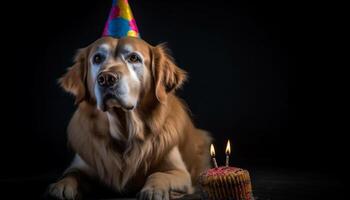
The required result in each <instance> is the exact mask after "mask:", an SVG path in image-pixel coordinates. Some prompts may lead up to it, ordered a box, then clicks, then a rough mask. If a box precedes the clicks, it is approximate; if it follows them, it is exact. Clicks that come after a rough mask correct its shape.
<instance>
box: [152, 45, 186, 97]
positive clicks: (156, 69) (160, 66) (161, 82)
mask: <svg viewBox="0 0 350 200" xmlns="http://www.w3.org/2000/svg"><path fill="white" fill-rule="evenodd" d="M152 75H153V79H154V85H155V95H156V97H157V99H158V101H159V102H161V103H165V102H166V99H167V95H168V93H169V92H172V91H174V90H175V89H177V88H179V87H181V85H182V83H183V82H184V81H185V80H186V77H187V76H186V72H185V71H184V70H182V69H180V68H179V67H178V66H176V65H175V63H174V61H173V58H172V57H171V56H170V55H169V54H168V53H167V48H166V46H165V45H164V44H160V45H157V46H156V47H153V48H152Z"/></svg>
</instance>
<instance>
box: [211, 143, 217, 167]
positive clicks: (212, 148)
mask: <svg viewBox="0 0 350 200" xmlns="http://www.w3.org/2000/svg"><path fill="white" fill-rule="evenodd" d="M210 155H211V159H212V161H213V164H214V167H215V168H217V167H218V163H217V162H216V159H215V149H214V145H213V144H211V145H210Z"/></svg>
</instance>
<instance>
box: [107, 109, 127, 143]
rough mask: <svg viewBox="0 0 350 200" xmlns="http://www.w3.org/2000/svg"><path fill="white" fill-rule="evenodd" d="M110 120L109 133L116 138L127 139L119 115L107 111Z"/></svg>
mask: <svg viewBox="0 0 350 200" xmlns="http://www.w3.org/2000/svg"><path fill="white" fill-rule="evenodd" d="M107 117H108V122H109V133H110V134H111V136H112V137H113V138H114V139H117V140H125V139H126V138H125V137H124V135H123V134H122V133H121V130H120V121H119V119H118V118H117V117H114V116H113V115H112V114H110V113H108V112H107Z"/></svg>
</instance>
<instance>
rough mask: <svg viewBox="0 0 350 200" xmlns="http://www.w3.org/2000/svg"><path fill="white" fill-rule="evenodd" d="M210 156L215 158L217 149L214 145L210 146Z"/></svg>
mask: <svg viewBox="0 0 350 200" xmlns="http://www.w3.org/2000/svg"><path fill="white" fill-rule="evenodd" d="M210 155H211V156H215V149H214V145H213V144H211V145H210Z"/></svg>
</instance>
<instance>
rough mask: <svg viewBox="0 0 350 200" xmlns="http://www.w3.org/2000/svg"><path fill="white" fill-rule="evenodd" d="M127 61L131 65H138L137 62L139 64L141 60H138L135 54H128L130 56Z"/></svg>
mask: <svg viewBox="0 0 350 200" xmlns="http://www.w3.org/2000/svg"><path fill="white" fill-rule="evenodd" d="M127 60H128V61H129V62H131V63H138V62H141V58H140V57H139V56H138V55H137V54H135V53H133V54H130V55H129V56H128V58H127Z"/></svg>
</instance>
